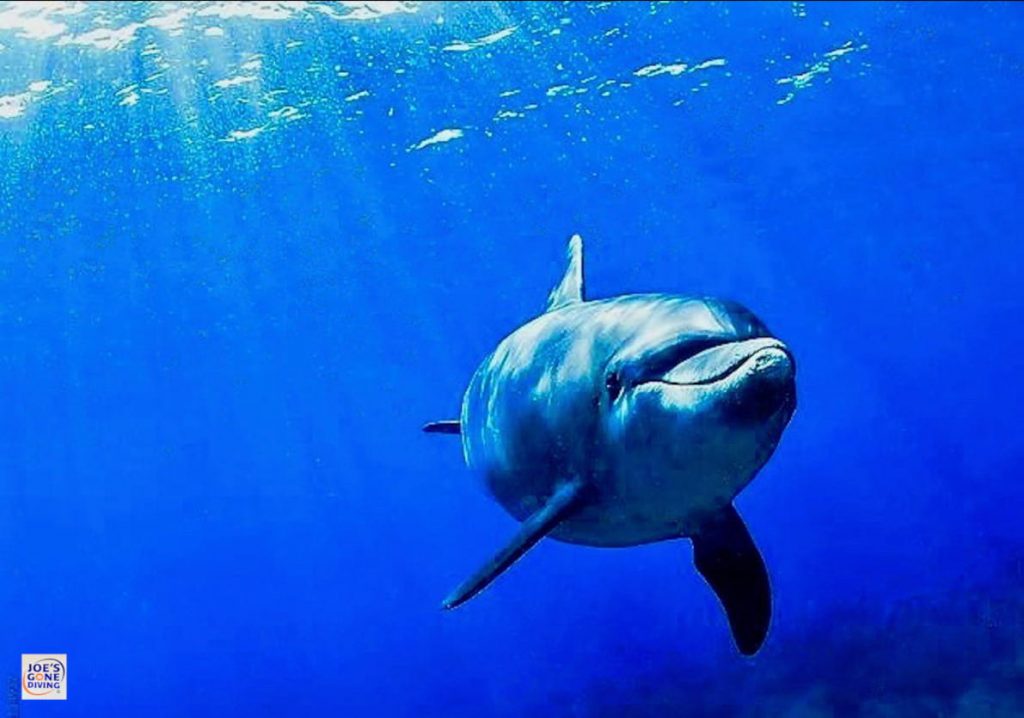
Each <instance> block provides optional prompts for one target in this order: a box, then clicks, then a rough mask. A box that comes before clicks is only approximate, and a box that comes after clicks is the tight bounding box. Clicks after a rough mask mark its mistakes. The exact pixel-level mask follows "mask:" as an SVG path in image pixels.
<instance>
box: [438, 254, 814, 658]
mask: <svg viewBox="0 0 1024 718" xmlns="http://www.w3.org/2000/svg"><path fill="white" fill-rule="evenodd" d="M795 378H796V365H795V363H794V360H793V355H792V354H791V353H790V350H789V349H788V348H787V347H786V345H785V344H783V343H782V342H781V341H779V340H778V339H776V338H775V337H774V336H772V334H771V333H770V332H769V331H768V329H767V327H765V325H764V323H762V322H761V320H759V319H758V318H757V317H756V316H754V315H753V314H752V313H751V312H750V311H748V310H747V309H745V308H744V307H742V306H740V305H739V304H736V303H734V302H731V301H725V300H721V299H710V298H687V297H682V296H675V295H667V294H631V295H623V296H618V297H614V298H611V299H601V300H593V301H591V300H587V299H586V298H585V296H584V281H583V240H582V239H581V238H580V236H579V235H574V236H573V237H572V238H571V239H570V240H569V249H568V267H567V269H566V271H565V275H564V276H563V278H562V281H561V282H560V283H559V284H558V286H557V287H555V289H554V290H553V291H552V292H551V295H550V297H549V299H548V304H547V309H546V311H545V312H544V313H543V314H541V315H540V316H538V317H537V318H535V319H533V320H532V321H530V322H527V323H526V324H524V325H523V326H521V327H519V328H518V329H516V330H515V331H514V332H512V334H510V335H508V336H507V337H506V338H505V339H504V340H502V341H501V343H499V344H498V346H497V348H496V349H495V350H494V352H493V353H492V354H491V355H490V356H489V357H487V358H486V359H485V360H484V361H483V363H482V364H481V365H480V367H479V368H478V369H477V370H476V373H475V374H473V377H472V379H471V380H470V382H469V386H468V388H467V389H466V392H465V395H464V397H463V399H462V412H461V415H460V418H459V419H457V420H447V421H436V422H431V423H429V424H427V425H426V426H424V427H423V428H424V431H427V432H431V433H442V434H458V435H461V438H462V450H463V454H464V456H465V460H466V464H467V465H468V466H469V467H470V468H471V469H473V470H475V472H476V473H477V475H478V476H479V477H480V478H481V479H482V481H483V484H484V487H485V489H486V490H487V492H488V493H489V494H490V495H491V496H492V497H493V498H494V499H495V500H497V502H498V503H499V504H501V506H502V507H504V509H505V510H506V511H507V512H508V513H509V514H511V515H512V516H513V517H514V518H515V519H517V520H518V521H520V522H521V524H520V527H519V531H518V532H517V533H516V535H515V536H514V537H513V538H512V540H511V541H510V542H509V543H508V544H507V545H506V546H505V547H504V548H503V549H501V550H500V551H499V552H498V553H497V554H495V555H494V556H493V558H491V559H490V560H489V561H488V562H487V563H485V564H484V565H483V566H482V567H481V568H480V570H478V571H477V572H476V573H475V574H473V575H472V576H471V577H470V578H469V579H468V580H466V581H465V582H464V583H462V584H461V585H460V586H458V587H457V588H456V589H455V590H454V591H452V593H451V594H450V595H449V596H448V597H447V598H446V599H445V600H444V602H443V604H442V605H443V607H444V608H449V609H450V608H455V607H456V606H458V605H460V604H462V603H465V602H466V601H468V600H469V599H470V598H472V597H473V596H475V595H476V594H477V593H479V592H480V591H481V590H483V589H484V588H485V587H486V586H487V585H488V584H490V583H491V582H492V581H493V580H494V579H495V578H497V576H498V575H499V574H501V573H502V572H503V571H504V570H505V569H507V568H508V567H509V566H511V565H512V564H513V563H514V562H515V561H516V560H518V559H519V558H520V557H521V556H523V554H525V553H526V552H527V551H528V550H529V549H530V548H532V547H533V546H534V545H535V544H536V543H537V542H538V541H539V540H540V539H541V538H543V537H545V536H550V537H551V538H553V539H556V540H558V541H564V542H568V543H573V544H582V545H587V546H604V547H612V546H635V545H639V544H646V543H651V542H654V541H668V540H674V539H681V538H688V539H690V541H691V542H692V543H693V554H694V564H695V566H696V568H697V571H698V572H700V574H701V575H702V576H703V577H704V579H705V580H706V581H707V583H708V584H709V585H710V586H711V589H712V590H713V591H714V592H715V594H716V595H717V596H718V599H719V601H720V602H721V604H722V606H723V607H724V609H725V613H726V617H727V619H728V621H729V625H730V627H731V629H732V635H733V639H734V641H735V642H736V646H737V648H738V649H739V650H740V652H741V653H743V654H744V655H753V654H754V653H756V652H757V650H758V649H759V648H760V647H761V645H762V643H763V642H764V639H765V637H766V636H767V633H768V625H769V623H770V621H771V588H770V585H769V581H768V573H767V570H766V569H765V565H764V561H763V559H762V558H761V554H760V552H759V551H758V548H757V546H756V545H755V544H754V541H753V539H752V538H751V536H750V533H749V532H748V531H747V528H746V525H745V524H744V522H743V519H742V518H740V515H739V513H737V511H736V509H735V507H734V506H733V503H732V502H733V499H734V498H735V497H736V495H737V494H738V493H739V492H740V491H741V490H742V489H743V488H744V487H745V486H746V485H747V484H748V483H750V481H751V480H752V479H753V478H754V476H755V475H756V474H757V472H758V471H759V470H760V469H761V467H762V466H764V464H765V462H767V461H768V459H769V457H771V455H772V453H773V452H774V450H775V447H776V445H777V444H778V442H779V439H780V438H781V436H782V432H783V430H784V429H785V428H786V426H787V424H788V423H789V421H790V419H791V418H792V416H793V412H794V410H795V408H796V382H795Z"/></svg>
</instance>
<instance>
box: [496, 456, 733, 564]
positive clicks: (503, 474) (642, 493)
mask: <svg viewBox="0 0 1024 718" xmlns="http://www.w3.org/2000/svg"><path fill="white" fill-rule="evenodd" d="M483 477H484V484H485V489H486V491H487V492H488V493H489V494H491V496H492V497H493V498H494V499H495V500H496V501H497V502H498V503H499V504H501V506H502V507H504V508H505V510H506V511H508V513H509V514H511V515H512V516H513V517H514V518H516V519H517V520H519V521H523V520H525V519H526V518H528V517H529V516H530V515H532V514H533V513H535V512H536V511H538V510H539V509H540V508H541V507H542V506H544V504H545V502H546V501H547V499H548V497H550V496H551V495H552V494H553V493H554V492H555V489H556V487H557V486H558V485H559V484H560V483H562V482H563V481H565V480H566V479H565V478H564V476H563V473H562V472H561V471H560V470H556V471H545V470H544V468H543V467H540V466H533V467H529V468H523V469H521V470H515V469H511V470H504V469H503V470H495V469H493V468H492V470H491V471H486V472H483ZM635 478H636V476H635V475H632V476H630V477H628V478H627V477H625V476H619V475H616V474H614V473H608V474H604V475H601V474H600V473H598V472H595V473H593V474H591V475H590V479H589V481H588V484H589V485H588V493H587V495H586V496H585V498H584V500H583V501H582V502H581V505H580V508H579V509H578V510H577V511H576V512H574V513H573V514H571V515H570V516H568V517H566V518H565V519H564V520H563V521H562V522H561V523H560V524H559V525H558V526H557V527H556V528H555V529H554V530H553V531H552V532H551V533H550V534H549V535H550V537H551V538H554V539H556V540H559V541H564V542H566V543H573V544H582V545H587V546H605V547H613V546H635V545H638V544H645V543H653V542H656V541H665V540H668V539H675V538H679V537H682V536H691V535H693V534H694V533H696V531H697V529H698V527H699V526H700V525H701V523H703V521H704V520H705V519H706V518H707V517H708V516H710V515H712V514H715V513H717V512H718V511H719V510H720V509H721V508H722V507H723V506H725V505H726V504H728V503H729V501H730V500H731V499H732V498H733V497H734V496H735V493H736V488H735V486H736V482H735V481H734V480H727V478H733V477H715V476H713V475H711V474H710V473H709V472H708V471H707V470H705V468H704V467H700V466H695V467H693V471H692V472H685V474H680V473H679V472H677V473H676V474H674V475H664V474H662V475H658V476H653V475H652V476H649V477H644V480H642V481H641V482H636V481H635Z"/></svg>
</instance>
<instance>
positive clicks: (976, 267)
mask: <svg viewBox="0 0 1024 718" xmlns="http://www.w3.org/2000/svg"><path fill="white" fill-rule="evenodd" d="M1022 33H1024V8H1022V7H1021V6H1019V5H1013V4H988V3H971V4H952V3H951V4H946V3H942V4H918V3H892V4H869V3H851V4H815V3H808V4H806V5H805V4H803V3H775V4H747V3H736V4H732V3H708V4H701V3H608V2H604V3H472V4H470V3H466V4H462V3H423V4H415V3H410V4H407V5H402V4H394V3H335V4H327V3H297V4H285V3H227V2H223V3H221V2H217V3H193V4H186V3H152V4H148V3H146V4H143V3H140V4H122V3H111V4H106V3H49V4H41V5H36V4H30V3H24V4H23V3H8V4H6V5H3V6H0V576H2V580H0V679H2V680H3V689H4V691H5V694H6V692H7V691H8V690H14V691H17V686H18V682H19V671H20V663H19V662H20V654H22V653H34V652H43V651H55V652H60V653H67V654H68V667H69V670H68V700H67V701H66V702H64V703H30V702H22V703H20V704H19V703H18V702H17V700H14V699H11V698H9V697H7V696H5V701H6V703H5V704H4V708H5V709H6V710H7V711H8V712H7V713H6V714H5V715H12V716H13V715H17V714H19V712H20V713H21V714H22V715H25V716H37V715H38V716H42V715H62V716H101V715H107V716H114V715H146V716H185V715H188V716H205V715H216V716H223V715H249V716H262V715H268V716H269V715H278V716H312V715H325V716H328V715H334V716H417V717H420V716H435V715H436V716H442V715H443V716H449V717H451V718H457V717H461V716H473V717H477V716H497V717H506V716H525V715H530V716H574V717H580V718H596V717H604V716H644V717H647V716H690V715H694V716H697V715H726V716H727V715H742V716H781V715H791V716H804V715H809V716H831V715H840V716H845V715H852V716H853V715H856V716H882V715H900V716H932V715H948V716H958V717H963V716H989V715H992V716H1011V715H1021V714H1024V689H1022V688H1021V686H1022V685H1024V568H1022V558H1024V529H1022V526H1021V507H1022V506H1024V482H1022V478H1021V476H1022V474H1021V466H1022V463H1024V439H1022V432H1021V418H1020V417H1021V411H1022V407H1024V390H1022V383H1024V382H1022V380H1021V377H1022V369H1024V366H1022V362H1021V358H1020V353H1021V349H1022V345H1021V331H1020V323H1021V320H1022V316H1024V290H1022V287H1024V272H1022V259H1024V245H1022V244H1021V239H1022V235H1021V232H1020V226H1021V220H1022V210H1021V207H1022V205H1024V202H1022V199H1024V198H1022V191H1021V182H1022V177H1024V171H1022V167H1024V165H1022V161H1024V131H1022V129H1021V127H1022V125H1021V122H1022V118H1024V91H1022V88H1024V49H1022V47H1024V46H1022V45H1021V41H1020V38H1021V36H1022ZM574 232H579V233H581V234H582V235H583V237H584V238H585V241H586V246H587V282H588V290H589V292H590V294H591V295H592V296H598V297H600V296H612V295H616V294H621V293H627V292H636V291H667V292H674V293H683V294H698V295H703V294H708V295H715V296H725V297H731V298H734V299H736V300H739V301H741V302H743V303H744V304H746V305H747V306H749V307H751V308H752V309H753V310H754V311H755V312H757V313H758V314H759V315H760V316H761V317H762V318H763V319H764V320H765V321H766V322H767V323H768V325H769V326H770V327H771V328H772V329H773V331H774V332H775V333H777V334H778V335H779V336H781V337H782V338H783V339H785V340H786V341H787V342H788V343H789V345H790V346H791V347H792V349H793V351H794V352H795V354H796V357H797V361H798V365H799V377H798V386H799V395H800V406H799V409H798V411H797V414H796V416H795V418H794V420H793V423H792V425H791V426H790V428H789V429H788V431H787V433H786V435H785V436H784V437H783V440H782V442H781V445H780V446H779V449H778V451H777V452H776V455H775V456H774V458H773V459H772V460H771V461H770V462H769V464H768V465H767V467H766V468H765V469H764V470H763V471H762V473H761V474H760V475H759V477H758V478H757V479H756V480H755V481H754V482H753V484H752V485H751V486H750V487H749V488H748V489H746V490H745V491H744V492H743V494H742V495H741V496H740V498H739V501H738V506H739V508H740V510H741V511H742V513H743V515H744V517H745V519H746V521H747V523H748V524H749V526H750V528H751V531H752V533H753V535H754V536H755V538H756V540H757V542H758V544H759V545H760V547H761V550H762V552H763V553H764V556H765V559H766V561H767V564H768V567H769V570H770V573H771V576H772V583H773V588H774V593H775V616H774V621H773V624H772V629H771V632H770V634H769V636H768V640H767V642H766V644H765V646H764V648H763V650H762V651H761V652H760V653H759V654H758V655H757V656H756V657H755V658H753V659H745V658H742V657H740V656H739V655H738V654H737V653H736V651H735V649H734V647H733V644H732V642H731V639H730V637H729V634H728V628H727V624H726V622H725V620H724V617H723V615H722V613H721V609H720V607H719V605H718V604H717V602H716V601H715V598H714V596H713V594H712V593H711V592H710V591H708V590H707V588H706V586H705V585H704V584H703V581H702V580H701V578H700V577H699V576H698V575H697V573H696V572H695V571H694V570H693V567H692V558H691V551H690V548H689V546H688V545H686V543H685V542H670V543H662V544H655V545H650V546H646V547H641V548H632V549H623V550H600V549H589V548H582V547H578V546H570V545H565V544H560V543H557V542H553V541H548V542H543V543H542V544H541V545H539V546H538V547H537V549H535V550H534V551H533V552H532V553H531V554H530V555H529V556H527V557H526V558H525V559H524V560H523V561H522V562H521V563H520V564H518V565H516V566H515V567H514V568H513V569H512V570H511V571H510V572H509V573H508V574H507V575H505V576H503V577H502V578H501V579H500V580H499V582H498V583H496V584H495V585H494V586H493V587H492V588H491V589H489V590H488V591H487V592H486V593H484V594H483V595H482V596H480V597H479V598H477V599H475V600H474V601H473V602H471V603H470V604H468V605H467V606H465V607H464V608H461V609H459V610H458V611H456V612H451V613H445V612H442V611H441V610H440V608H439V605H440V601H441V599H442V598H443V597H444V595H445V594H446V593H447V591H448V590H449V589H451V588H452V587H453V586H454V585H456V584H457V583H458V582H459V581H461V580H462V579H463V578H464V577H465V576H466V575H467V574H468V573H469V572H470V571H472V570H473V569H475V568H476V566H477V565H478V564H479V562H480V561H481V560H482V559H483V558H484V557H486V556H487V555H489V554H490V553H491V552H492V551H494V550H495V549H497V548H498V547H499V546H500V545H502V544H503V543H504V541H505V540H506V539H507V538H508V536H509V535H510V534H511V533H512V532H513V531H514V530H515V523H514V522H513V521H512V520H511V519H510V518H509V517H508V516H507V515H506V514H505V513H504V512H503V511H502V509H501V508H500V507H499V506H497V504H495V503H493V502H492V501H491V500H490V499H489V498H487V497H486V496H485V494H484V493H483V492H482V491H481V490H480V488H479V486H478V485H477V484H476V483H475V482H474V480H473V477H472V475H471V474H470V473H469V472H468V471H467V469H466V468H465V466H464V464H463V460H462V456H461V452H460V449H459V445H458V442H457V440H453V439H451V438H447V437H435V436H426V435H424V434H422V433H421V432H420V426H421V425H422V424H423V422H425V421H428V420H432V419H443V418H449V417H451V416H453V415H455V414H456V413H457V411H458V407H459V402H460V398H461V394H462V391H463V389H464V388H465V384H466V382H467V381H468V378H469V376H470V374H471V373H472V372H473V370H474V369H475V367H476V366H477V364H478V363H479V362H480V360H481V359H483V358H484V357H485V356H486V355H487V354H488V353H489V352H490V351H491V349H492V348H493V347H494V345H495V343H496V342H497V341H498V340H499V339H501V337H503V336H504V335H505V334H507V333H508V332H510V331H511V330H512V329H514V328H515V327H517V326H519V325H520V324H522V323H523V322H525V321H527V320H528V319H530V318H532V317H533V316H535V315H536V314H537V313H538V312H539V311H541V309H542V308H543V306H544V302H545V299H546V297H547V293H548V291H549V290H550V289H551V287H552V286H554V284H555V283H556V282H557V281H558V279H559V277H560V276H561V272H562V270H563V262H564V252H565V242H566V240H567V238H568V237H569V236H570V235H571V234H572V233H574Z"/></svg>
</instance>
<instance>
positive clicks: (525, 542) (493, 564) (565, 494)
mask: <svg viewBox="0 0 1024 718" xmlns="http://www.w3.org/2000/svg"><path fill="white" fill-rule="evenodd" d="M581 494H582V484H581V483H579V482H571V483H567V484H563V485H562V486H560V487H559V488H558V489H557V490H556V491H555V493H554V494H552V496H551V498H550V499H548V502H547V503H546V504H544V507H543V508H541V509H540V510H539V511H537V513H535V514H533V515H532V516H530V517H529V518H528V519H526V520H525V521H523V523H522V525H521V526H520V527H519V531H518V532H517V533H516V535H515V536H514V537H513V538H512V540H511V541H510V542H509V543H508V544H507V545H506V546H505V548H503V549H501V551H499V552H498V553H497V554H495V555H494V558H492V559H491V560H490V561H488V562H487V563H485V564H484V565H483V566H481V567H480V570H478V571H477V572H476V573H474V574H473V575H472V576H470V577H469V578H468V579H467V580H466V581H464V582H463V583H462V584H461V585H460V586H459V587H458V588H456V589H455V590H454V591H452V592H451V593H450V594H448V597H447V598H446V599H444V602H443V603H442V604H441V605H442V606H443V607H444V608H455V607H456V606H459V605H461V604H463V603H465V602H466V601H468V600H469V599H471V598H473V596H475V595H476V594H478V593H480V592H481V591H482V590H484V589H485V588H487V586H488V585H489V584H490V583H491V581H493V580H494V579H496V578H497V577H498V576H499V575H500V574H501V573H502V571H504V570H505V569H507V568H508V567H509V566H511V565H512V564H513V563H515V562H516V561H517V560H519V558H520V557H521V556H522V555H523V554H525V553H526V552H527V551H529V550H530V549H531V548H533V546H534V544H536V543H537V542H538V541H540V540H541V539H542V538H544V536H545V535H547V533H548V532H549V531H551V529H553V528H554V527H555V526H557V525H558V523H559V522H560V521H561V520H562V519H564V518H565V517H566V515H567V514H569V513H571V512H572V511H573V510H574V509H575V508H576V506H577V505H578V503H579V498H580V495H581Z"/></svg>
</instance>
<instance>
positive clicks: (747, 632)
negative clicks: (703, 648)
mask: <svg viewBox="0 0 1024 718" xmlns="http://www.w3.org/2000/svg"><path fill="white" fill-rule="evenodd" d="M693 559H694V563H695V564H696V565H697V570H698V571H700V575H701V576H703V577H704V579H705V580H706V581H707V582H708V584H710V586H711V588H712V590H713V591H714V592H715V595H717V596H718V600H719V601H721V602H722V606H723V607H724V608H725V613H726V615H727V616H728V618H729V626H730V628H732V635H733V639H734V640H735V641H736V646H737V647H738V648H739V649H740V653H742V654H743V655H746V656H750V655H753V654H755V653H757V650H758V649H759V648H760V647H761V644H762V643H764V639H765V636H767V635H768V624H769V623H770V622H771V617H772V593H771V586H770V585H769V583H768V571H767V570H766V569H765V566H764V560H763V559H762V558H761V553H760V552H759V551H758V550H757V546H755V545H754V540H753V539H752V538H751V537H750V533H749V532H748V531H747V527H746V525H744V523H743V519H741V518H740V515H739V514H738V513H737V512H736V509H735V508H734V507H733V506H732V505H730V506H728V507H726V508H725V509H724V510H722V511H721V512H720V513H718V514H717V515H716V516H715V517H714V518H713V519H712V520H711V521H709V522H708V523H707V524H705V526H704V527H703V528H702V529H701V531H700V533H698V534H697V535H696V536H694V537H693Z"/></svg>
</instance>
